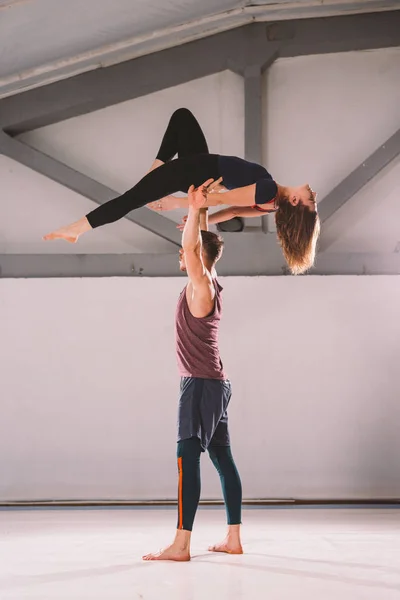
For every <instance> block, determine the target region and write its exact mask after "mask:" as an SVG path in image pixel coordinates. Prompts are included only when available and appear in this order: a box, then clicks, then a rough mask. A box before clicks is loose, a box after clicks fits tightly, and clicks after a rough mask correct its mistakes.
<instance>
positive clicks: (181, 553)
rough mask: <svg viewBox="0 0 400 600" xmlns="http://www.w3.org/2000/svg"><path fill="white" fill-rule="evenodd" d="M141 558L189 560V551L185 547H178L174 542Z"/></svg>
mask: <svg viewBox="0 0 400 600" xmlns="http://www.w3.org/2000/svg"><path fill="white" fill-rule="evenodd" d="M142 558H143V560H174V561H176V562H186V561H188V560H190V553H189V550H188V549H187V548H184V549H182V548H179V547H178V545H177V544H176V543H175V542H174V543H173V544H171V545H170V546H168V548H165V549H164V550H160V552H156V553H155V554H146V555H145V556H143V557H142Z"/></svg>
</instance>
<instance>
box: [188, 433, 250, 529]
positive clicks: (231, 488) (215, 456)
mask: <svg viewBox="0 0 400 600" xmlns="http://www.w3.org/2000/svg"><path fill="white" fill-rule="evenodd" d="M201 451H202V449H201V444H200V440H199V439H198V438H197V437H193V438H190V439H188V440H182V441H180V442H178V452H177V456H178V473H179V488H178V525H177V528H178V529H185V530H187V531H192V528H193V522H194V518H195V516H196V511H197V507H198V505H199V500H200V489H201V481H200V455H201ZM208 453H209V455H210V458H211V460H212V462H213V464H214V466H215V468H216V469H217V471H218V474H219V477H220V480H221V485H222V492H223V495H224V501H225V508H226V515H227V520H228V525H240V523H241V516H242V484H241V481H240V477H239V473H238V471H237V468H236V465H235V462H234V460H233V456H232V452H231V448H230V446H214V445H210V446H209V447H208Z"/></svg>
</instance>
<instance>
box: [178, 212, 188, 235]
mask: <svg viewBox="0 0 400 600" xmlns="http://www.w3.org/2000/svg"><path fill="white" fill-rule="evenodd" d="M187 219H188V216H187V215H186V216H185V217H183V218H182V221H181V222H180V223H178V225H177V226H176V228H177V229H179V231H183V230H184V229H185V225H186V221H187Z"/></svg>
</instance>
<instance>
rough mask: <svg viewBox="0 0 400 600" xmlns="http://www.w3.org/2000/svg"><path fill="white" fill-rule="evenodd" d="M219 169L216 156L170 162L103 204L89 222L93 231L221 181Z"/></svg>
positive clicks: (90, 214) (186, 158)
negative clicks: (171, 197)
mask: <svg viewBox="0 0 400 600" xmlns="http://www.w3.org/2000/svg"><path fill="white" fill-rule="evenodd" d="M218 178H219V167H218V156H217V155H216V154H201V155H192V156H186V157H183V158H178V159H176V160H173V161H170V162H168V163H166V164H164V165H162V166H161V167H159V168H158V169H155V170H154V171H151V172H150V173H148V174H147V175H145V177H143V179H141V180H140V181H139V182H138V183H137V184H136V185H135V186H134V187H133V188H131V189H130V190H128V191H127V192H125V194H122V195H121V196H118V197H117V198H114V199H113V200H110V201H109V202H106V203H105V204H102V205H101V206H99V207H98V208H96V209H95V210H93V211H92V212H90V213H89V214H88V215H86V219H87V221H88V222H89V224H90V226H91V227H92V228H95V227H100V226H102V225H106V224H107V223H113V222H114V221H118V220H119V219H122V217H124V216H125V215H127V214H128V213H129V212H130V211H131V210H134V209H136V208H141V207H142V206H144V205H145V204H148V203H149V202H154V201H155V200H159V199H160V198H164V197H165V196H169V195H170V194H173V193H174V192H178V191H182V192H187V190H188V189H189V187H190V186H191V185H192V184H193V185H194V186H196V187H197V186H199V185H201V184H202V183H204V182H205V181H207V179H218Z"/></svg>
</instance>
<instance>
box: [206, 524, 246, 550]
mask: <svg viewBox="0 0 400 600" xmlns="http://www.w3.org/2000/svg"><path fill="white" fill-rule="evenodd" d="M208 550H209V551H210V552H226V553H227V554H243V548H242V544H241V541H240V525H229V526H228V533H227V534H226V538H225V539H224V541H223V542H221V544H215V546H210V547H209V549H208Z"/></svg>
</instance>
